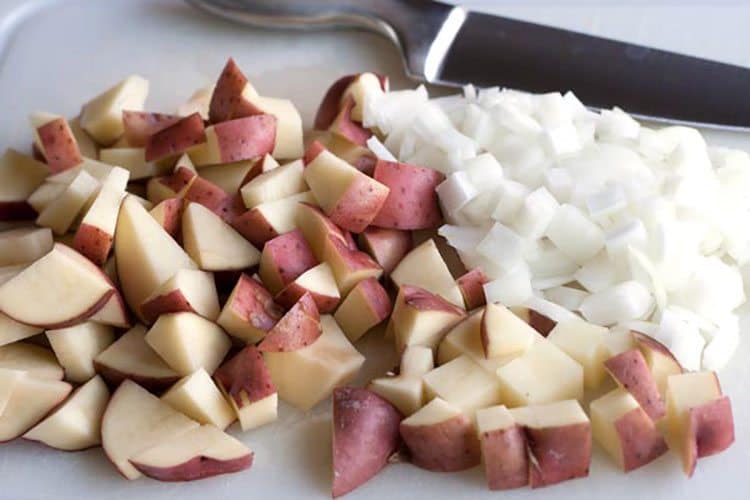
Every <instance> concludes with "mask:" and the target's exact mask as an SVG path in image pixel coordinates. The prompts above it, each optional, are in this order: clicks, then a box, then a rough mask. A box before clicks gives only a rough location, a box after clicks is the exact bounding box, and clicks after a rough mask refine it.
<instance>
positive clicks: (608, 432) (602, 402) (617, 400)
mask: <svg viewBox="0 0 750 500" xmlns="http://www.w3.org/2000/svg"><path fill="white" fill-rule="evenodd" d="M638 408H639V406H638V402H637V401H636V400H635V398H634V397H633V396H632V395H631V394H630V393H629V392H627V391H626V390H624V389H615V390H614V391H612V392H610V393H607V394H605V395H604V396H602V397H601V398H599V399H597V400H595V401H592V402H591V411H590V414H591V430H592V432H593V435H594V439H595V440H596V442H597V443H599V445H600V446H601V447H602V448H604V450H605V451H606V452H607V453H609V455H610V456H611V457H612V458H613V459H614V460H615V461H616V462H617V465H619V466H620V468H624V456H623V450H622V442H621V440H620V436H619V435H618V433H617V428H616V427H615V422H617V420H618V419H619V418H620V417H622V416H623V415H625V414H626V413H628V412H629V411H632V410H636V409H638Z"/></svg>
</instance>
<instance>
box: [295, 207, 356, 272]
mask: <svg viewBox="0 0 750 500" xmlns="http://www.w3.org/2000/svg"><path fill="white" fill-rule="evenodd" d="M295 222H296V224H297V227H298V228H299V230H300V231H302V234H304V235H305V239H306V240H307V243H308V245H310V249H311V250H312V252H313V255H315V258H316V259H318V260H319V261H321V262H322V261H324V260H325V259H326V255H327V254H328V250H329V247H330V244H329V242H328V239H329V236H331V237H333V238H336V239H338V240H340V241H341V242H343V243H344V246H346V247H347V248H350V249H356V248H357V245H356V244H354V241H353V239H352V236H351V234H349V232H348V231H344V230H343V229H341V228H340V227H338V226H337V225H336V224H334V223H333V222H331V219H329V218H328V216H326V214H324V213H323V211H322V210H321V209H320V207H317V206H315V205H313V204H311V203H304V202H300V204H299V206H298V209H297V214H296V217H295Z"/></svg>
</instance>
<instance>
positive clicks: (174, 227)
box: [154, 198, 185, 240]
mask: <svg viewBox="0 0 750 500" xmlns="http://www.w3.org/2000/svg"><path fill="white" fill-rule="evenodd" d="M159 205H162V209H163V216H164V219H163V220H160V221H158V222H159V223H161V226H162V227H163V228H164V230H165V231H166V232H168V233H169V235H170V236H171V237H172V238H175V239H176V240H179V239H180V236H181V235H180V234H179V233H180V225H181V222H182V212H183V211H184V209H185V203H184V200H183V199H182V198H167V199H166V200H162V201H161V202H159ZM157 206H158V205H157ZM154 208H156V207H154Z"/></svg>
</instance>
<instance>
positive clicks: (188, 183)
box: [146, 163, 198, 203]
mask: <svg viewBox="0 0 750 500" xmlns="http://www.w3.org/2000/svg"><path fill="white" fill-rule="evenodd" d="M197 180H198V175H197V174H196V173H195V171H194V170H191V169H189V168H187V167H183V166H180V165H179V163H178V166H177V168H175V170H174V172H172V173H171V174H170V175H162V176H158V177H152V178H150V179H149V180H148V182H147V183H146V199H148V201H150V202H151V203H159V202H162V201H164V200H166V199H169V198H184V197H185V195H186V194H187V193H188V192H189V190H190V188H191V187H192V185H193V183H194V182H195V181H197Z"/></svg>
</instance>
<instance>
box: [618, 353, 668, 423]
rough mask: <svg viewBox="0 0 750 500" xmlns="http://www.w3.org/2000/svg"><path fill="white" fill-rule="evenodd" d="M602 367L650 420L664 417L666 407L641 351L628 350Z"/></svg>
mask: <svg viewBox="0 0 750 500" xmlns="http://www.w3.org/2000/svg"><path fill="white" fill-rule="evenodd" d="M604 367H605V368H606V369H607V371H608V372H609V373H610V375H612V377H613V378H614V379H615V381H616V382H617V383H618V385H620V386H622V387H623V388H625V389H626V390H627V391H628V392H630V393H631V394H632V395H633V397H634V398H635V399H636V401H638V404H639V405H641V407H642V408H643V410H644V411H645V412H646V413H647V414H648V416H649V417H651V419H652V420H659V419H660V418H662V417H663V416H664V415H666V413H667V409H666V405H665V404H664V400H663V399H662V397H661V395H660V394H659V388H658V387H657V385H656V380H655V379H654V377H653V375H651V370H649V368H648V364H647V363H646V359H645V358H644V357H643V354H641V351H639V350H638V349H630V350H628V351H625V352H622V353H620V354H618V355H616V356H613V357H611V358H609V359H608V360H606V361H605V362H604Z"/></svg>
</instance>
